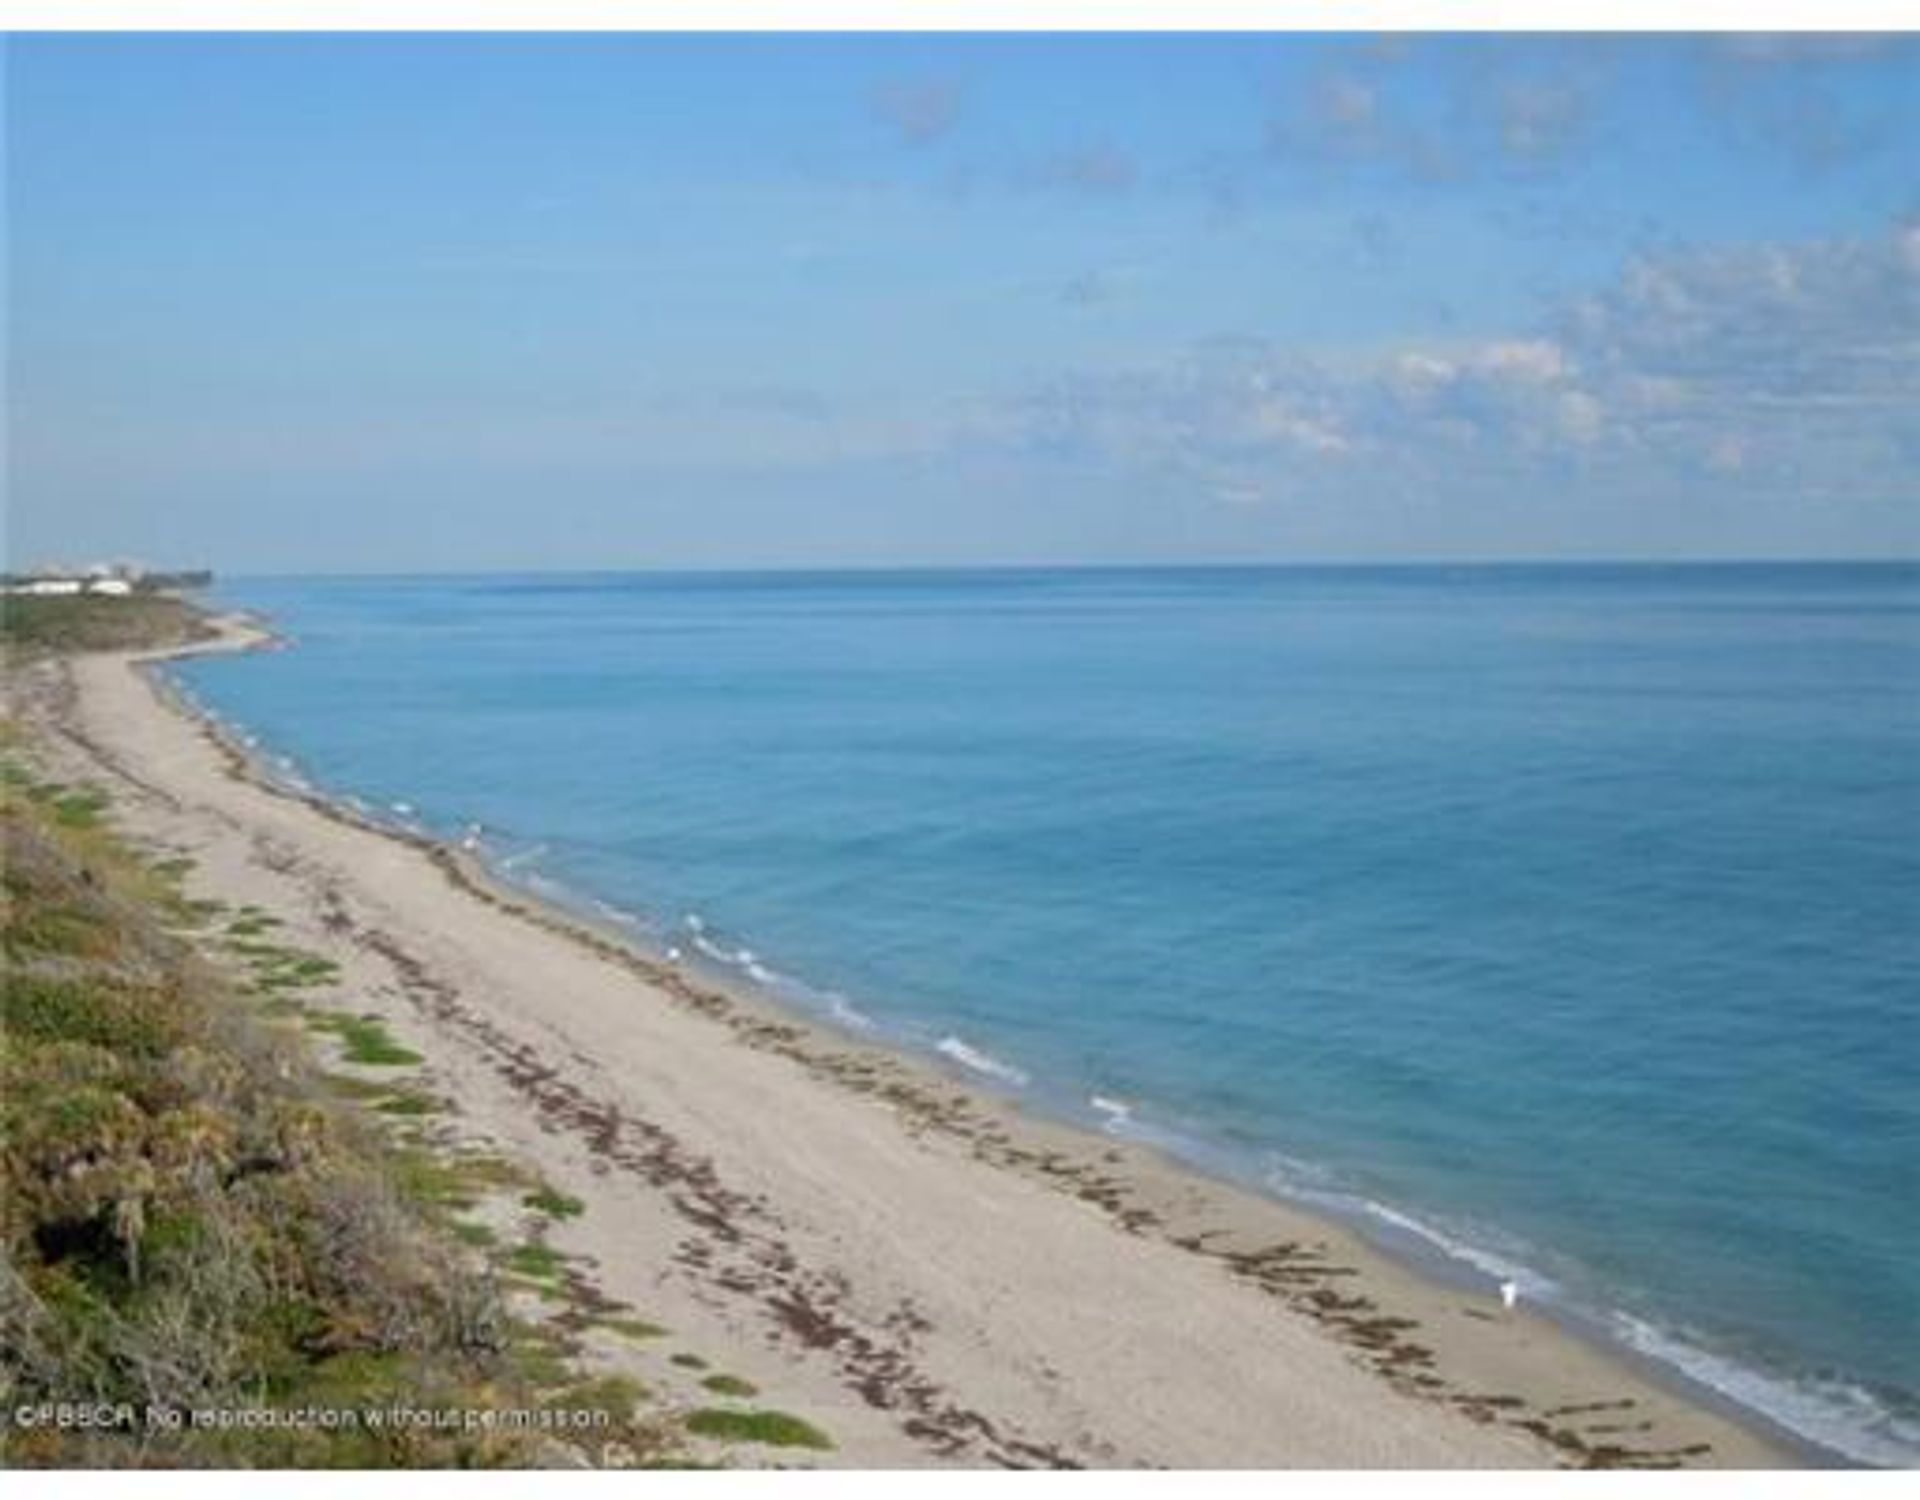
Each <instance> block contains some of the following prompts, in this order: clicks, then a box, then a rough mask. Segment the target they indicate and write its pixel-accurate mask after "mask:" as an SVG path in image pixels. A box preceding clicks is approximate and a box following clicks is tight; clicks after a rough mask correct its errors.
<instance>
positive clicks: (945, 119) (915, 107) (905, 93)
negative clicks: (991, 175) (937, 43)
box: [870, 75, 966, 146]
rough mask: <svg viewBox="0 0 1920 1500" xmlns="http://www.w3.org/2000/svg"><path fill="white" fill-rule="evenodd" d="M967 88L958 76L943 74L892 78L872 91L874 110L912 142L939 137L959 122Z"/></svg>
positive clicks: (919, 142) (931, 140) (930, 141)
mask: <svg viewBox="0 0 1920 1500" xmlns="http://www.w3.org/2000/svg"><path fill="white" fill-rule="evenodd" d="M965 99H966V91H965V89H964V88H963V87H962V85H961V84H960V82H959V80H958V79H955V78H949V77H945V76H942V75H927V76H920V77H912V78H890V79H887V80H885V81H883V82H882V83H881V84H879V86H878V87H876V88H875V89H874V91H873V94H872V98H871V101H870V102H871V104H872V108H873V113H874V116H875V118H876V119H878V120H879V121H880V122H881V123H882V124H883V125H885V126H887V127H888V128H889V129H890V130H892V131H893V132H894V133H895V134H896V135H897V136H898V137H899V138H900V139H901V140H902V141H905V142H906V143H907V144H908V145H912V146H925V145H929V144H931V143H932V142H934V141H937V140H939V139H940V138H941V137H942V136H944V135H946V134H947V133H948V132H949V131H951V130H952V129H953V128H954V126H955V125H956V124H957V123H958V122H959V119H960V113H961V108H962V106H963V104H964V103H965Z"/></svg>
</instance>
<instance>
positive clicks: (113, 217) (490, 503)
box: [6, 36, 1920, 571]
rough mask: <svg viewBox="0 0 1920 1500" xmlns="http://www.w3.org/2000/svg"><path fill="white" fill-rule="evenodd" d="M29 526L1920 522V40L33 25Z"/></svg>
mask: <svg viewBox="0 0 1920 1500" xmlns="http://www.w3.org/2000/svg"><path fill="white" fill-rule="evenodd" d="M6 107H7V119H8V148H9V155H8V187H9V194H8V200H9V201H8V205H7V207H8V219H7V239H8V249H9V254H10V282H9V296H8V299H7V312H8V323H9V337H10V357H11V379H10V382H9V394H10V401H9V413H8V414H9V418H10V438H11V443H10V467H11V473H10V491H11V499H10V502H9V507H8V528H7V539H8V552H9V554H10V556H11V557H12V559H13V560H14V561H15V562H26V561H30V560H33V559H36V558H41V557H47V556H60V557H67V558H91V557H96V556H116V555H134V556H141V557H148V558H153V559H156V560H165V561H174V562H198V561H207V562H210V563H212V564H213V565H214V566H216V567H219V568H222V569H225V570H239V571H246V570H282V569H309V568H311V569H325V570H333V569H343V570H363V569H400V570H413V569H437V568H447V569H457V568H490V567H593V566H643V565H661V566H697V567H707V566H762V565H812V564H855V565H862V564H897V563H956V564H960V563H983V562H1061V561H1088V562H1102V561H1106V562H1122V561H1129V562H1131V561H1197V560H1286V559H1291V558H1299V559H1329V558H1356V559H1422V558H1443V557H1444V558H1461V557H1489V558H1503V557H1638V556H1651V557H1685V556H1911V555H1914V554H1915V553H1916V552H1920V52H1916V51H1915V49H1914V46H1913V44H1912V43H1911V42H1896V41H1876V40H1874V39H1870V38H1868V39H1858V38H1819V37H1811V38H1807V37H1802V38H1798V39H1790V40H1789V39H1770V38H1764V37H1756V38H1713V39H1703V38H1685V37H1681V38H1667V39H1635V38H1587V39H1582V38H1557V39H1556V38H1525V37H1515V38H1448V39H1437V38H1368V37H1292V38H1289V37H1230V36H1215V37H1179V36H1173V37H1097V36H1079V37H1074V36H1066V37H1044V36H1013V37H961V38H955V37H937V36H923V37H911V36H909V37H868V38H850V37H816V38H776V37H760V38H754V37H742V38H698V37H644V36H625V37H591V36H587V37H537V36H502V37H457V36H440V37H432V36H428V37H365V38H355V37H339V36H335V37H309V38H302V37H266V36H262V37H232V38H220V37H191V36H182V37H146V38H140V37H122V38H113V37H106V38H82V37H67V38H62V37H28V38H19V37H16V38H14V39H13V40H12V41H11V42H10V43H9V45H8V53H7V69H6Z"/></svg>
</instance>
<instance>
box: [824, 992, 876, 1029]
mask: <svg viewBox="0 0 1920 1500" xmlns="http://www.w3.org/2000/svg"><path fill="white" fill-rule="evenodd" d="M827 1012H828V1014H829V1015H831V1016H832V1017H833V1018H834V1020H836V1021H838V1022H839V1023H840V1024H841V1025H842V1026H851V1027H852V1028H853V1029H854V1030H855V1031H872V1030H873V1029H874V1020H873V1017H872V1016H870V1015H868V1014H867V1013H866V1012H865V1011H863V1010H861V1009H859V1008H858V1007H857V1006H855V1005H854V1003H853V1002H852V1001H851V1000H849V999H847V997H846V996H845V995H829V996H827Z"/></svg>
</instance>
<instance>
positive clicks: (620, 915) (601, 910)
mask: <svg viewBox="0 0 1920 1500" xmlns="http://www.w3.org/2000/svg"><path fill="white" fill-rule="evenodd" d="M592 899H593V911H594V915H595V916H597V917H600V918H601V919H603V920H604V921H608V922H613V923H615V924H617V925H619V926H621V927H629V928H638V927H640V926H642V925H643V924H642V923H641V921H640V919H639V918H638V917H636V916H635V915H634V914H633V913H632V912H630V911H628V910H627V909H626V908H625V907H621V906H615V905H614V904H613V903H612V902H610V901H602V900H599V899H598V898H597V897H596V898H592Z"/></svg>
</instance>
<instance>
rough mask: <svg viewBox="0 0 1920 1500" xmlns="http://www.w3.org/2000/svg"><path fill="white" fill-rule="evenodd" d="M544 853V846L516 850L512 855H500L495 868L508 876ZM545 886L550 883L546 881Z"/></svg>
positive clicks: (545, 848)
mask: <svg viewBox="0 0 1920 1500" xmlns="http://www.w3.org/2000/svg"><path fill="white" fill-rule="evenodd" d="M546 852H547V846H546V845H545V844H534V845H532V846H531V847H529V848H526V849H516V850H515V851H514V852H513V853H512V854H507V855H502V856H501V858H500V859H499V861H498V862H497V864H496V866H495V868H497V869H498V870H499V871H500V872H501V874H503V875H510V874H512V873H513V872H514V871H515V870H517V869H519V868H520V866H522V865H524V864H528V863H530V862H531V861H533V860H536V859H538V858H539V857H540V856H541V855H543V854H545V853H546ZM547 884H549V885H551V884H552V882H551V881H548V882H547Z"/></svg>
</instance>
